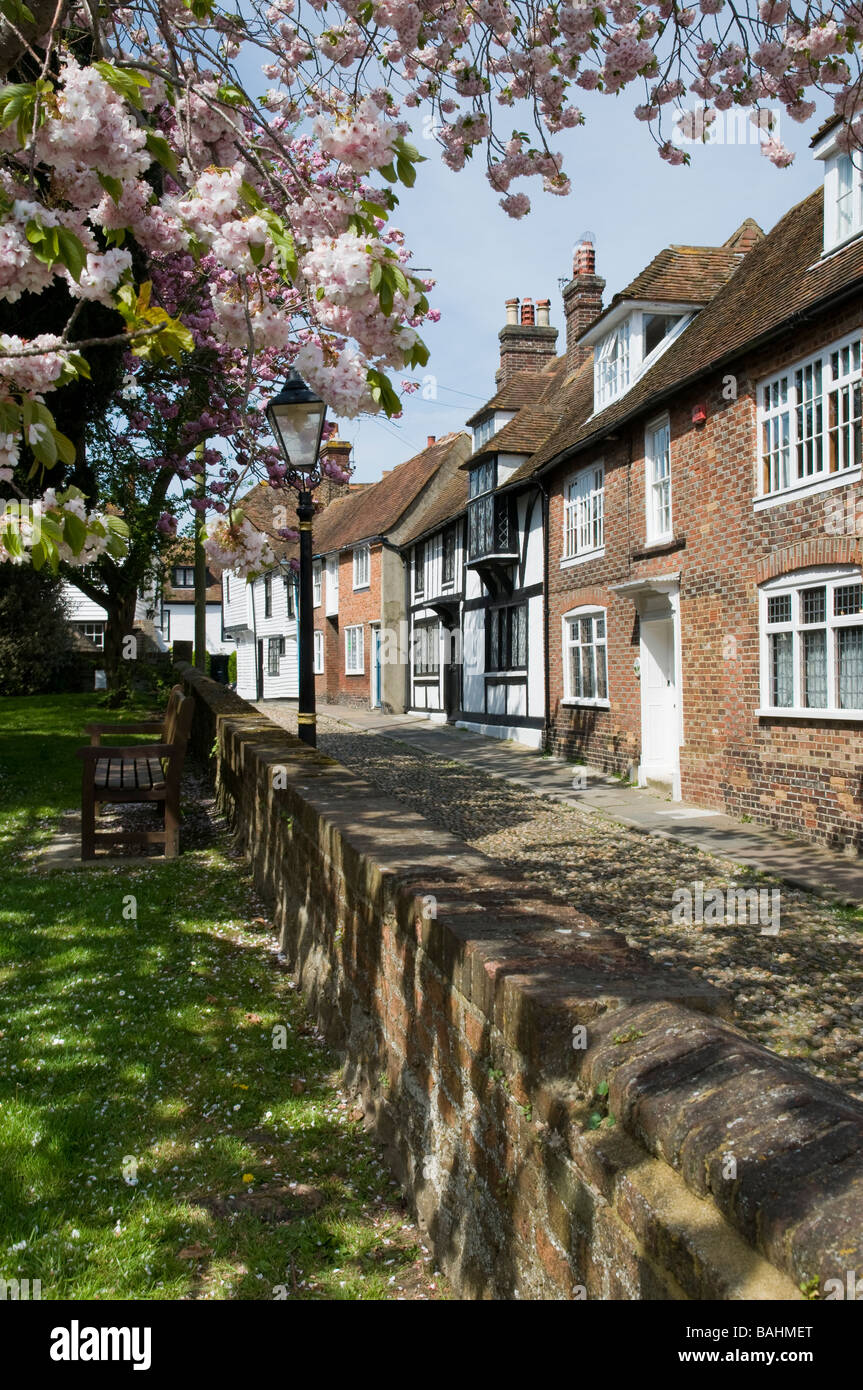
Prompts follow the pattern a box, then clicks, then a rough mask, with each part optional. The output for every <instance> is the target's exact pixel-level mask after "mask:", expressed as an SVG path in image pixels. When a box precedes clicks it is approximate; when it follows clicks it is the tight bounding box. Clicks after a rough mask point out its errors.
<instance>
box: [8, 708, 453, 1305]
mask: <svg viewBox="0 0 863 1390" xmlns="http://www.w3.org/2000/svg"><path fill="white" fill-rule="evenodd" d="M129 717H130V718H138V719H140V718H141V717H142V714H141V710H140V709H138V710H135V711H130V712H129ZM116 718H117V716H116V714H114V713H109V712H106V711H105V710H104V709H103V708H100V707H99V705H98V704H97V698H96V697H94V696H81V695H71V696H53V697H32V698H26V699H6V700H2V701H0V1278H3V1279H6V1280H8V1279H12V1278H19V1279H24V1278H28V1279H30V1280H31V1281H32V1280H35V1279H38V1280H40V1282H41V1296H42V1298H43V1299H56V1298H73V1299H80V1298H85V1299H86V1298H102V1299H120V1298H124V1299H125V1298H131V1299H180V1298H240V1299H272V1298H281V1297H288V1298H292V1299H293V1298H301V1299H302V1298H349V1299H355V1298H372V1299H375V1298H398V1297H402V1298H428V1297H431V1298H435V1297H441V1296H444V1293H443V1290H442V1286H441V1281H440V1280H439V1279H438V1278H435V1276H434V1266H433V1264H431V1263H430V1262H428V1260H427V1259H426V1258H424V1257H423V1252H422V1250H421V1247H420V1246H419V1243H418V1236H417V1231H416V1228H415V1227H414V1226H413V1225H412V1224H411V1222H410V1219H409V1217H408V1215H407V1214H406V1211H405V1207H404V1204H403V1201H402V1199H401V1195H400V1193H399V1190H398V1188H397V1187H396V1186H395V1184H393V1183H392V1182H391V1180H390V1178H389V1174H388V1172H387V1171H386V1170H385V1169H384V1167H383V1165H382V1163H381V1161H380V1158H379V1155H378V1151H377V1150H376V1148H375V1146H374V1145H373V1144H372V1142H371V1140H370V1139H369V1137H368V1136H367V1135H366V1134H365V1132H364V1131H363V1128H362V1124H361V1123H360V1122H359V1119H358V1118H357V1117H356V1113H355V1112H353V1111H352V1108H351V1105H350V1102H349V1101H348V1100H347V1099H346V1098H345V1097H343V1096H342V1095H341V1093H340V1092H339V1090H338V1086H337V1076H336V1074H335V1072H334V1067H335V1061H334V1058H333V1057H332V1056H331V1055H330V1054H328V1052H327V1051H326V1049H325V1047H324V1046H323V1044H322V1042H321V1041H320V1039H319V1038H318V1037H317V1035H316V1032H315V1029H314V1028H313V1027H312V1025H311V1024H310V1022H309V1020H308V1018H307V1016H306V1013H305V1010H304V1006H303V1001H302V999H301V997H300V996H299V994H298V992H297V991H296V990H295V989H294V988H293V984H292V981H291V980H290V977H289V976H288V974H287V972H286V971H285V969H284V966H283V965H282V963H281V961H280V960H279V958H278V956H277V952H276V943H275V940H274V937H273V934H272V931H271V928H270V926H269V924H268V923H267V922H266V921H265V920H264V915H265V914H264V911H263V909H262V905H261V904H260V903H259V902H258V901H257V900H256V898H255V895H254V892H253V889H252V886H251V883H250V880H249V878H248V876H247V874H246V871H245V866H244V865H243V863H242V861H238V860H237V859H235V858H233V857H232V856H231V854H230V844H229V843H228V842H227V840H226V839H225V838H224V837H221V838H220V837H216V838H215V839H214V840H213V841H212V842H210V843H208V844H207V845H206V847H205V848H196V849H192V850H191V851H189V852H186V853H184V854H183V855H182V856H181V857H180V859H178V860H176V861H174V862H172V863H164V862H155V863H153V864H152V865H149V866H146V867H143V866H142V867H129V868H128V869H126V868H112V869H102V870H99V871H94V870H90V871H80V870H79V871H66V872H61V873H53V874H44V873H40V872H37V871H36V869H35V868H34V865H33V851H34V849H36V848H38V847H39V846H40V845H43V844H44V843H45V842H46V841H47V839H48V838H49V837H50V834H51V830H52V827H53V826H54V825H55V824H56V821H57V818H58V816H59V814H60V813H61V812H62V811H64V810H66V809H71V808H74V807H75V806H76V805H77V804H78V800H79V779H80V763H79V762H78V760H77V759H76V758H75V756H74V750H75V748H76V747H78V746H80V744H81V743H82V742H86V739H82V738H81V734H80V730H81V729H82V727H83V725H84V724H85V723H86V722H87V721H88V720H99V719H102V720H105V721H114V720H116ZM135 914H136V915H135ZM279 1028H281V1029H282V1030H283V1033H281V1034H280V1033H279V1032H278V1031H277V1032H276V1034H275V1036H274V1031H273V1030H274V1029H276V1030H278V1029H279ZM282 1040H284V1041H285V1043H286V1045H285V1046H284V1047H283V1048H282V1047H276V1046H274V1041H276V1042H279V1041H282Z"/></svg>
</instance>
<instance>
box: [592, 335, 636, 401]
mask: <svg viewBox="0 0 863 1390" xmlns="http://www.w3.org/2000/svg"><path fill="white" fill-rule="evenodd" d="M634 317H635V316H634V315H632V314H631V315H630V316H629V317H628V318H625V319H624V320H623V321H622V323H618V324H617V325H616V326H615V327H614V328H612V329H611V331H610V332H609V333H606V335H605V337H604V338H602V339H601V340H600V341H599V342H598V343H597V345H596V348H595V349H594V359H593V360H594V368H593V371H594V400H595V408H596V409H597V410H602V409H603V408H604V407H605V406H607V405H610V404H611V402H612V401H615V400H617V398H618V396H622V395H623V394H624V392H625V391H628V390H629V387H630V385H631V383H632V351H631V343H630V335H631V332H632V319H633V318H634Z"/></svg>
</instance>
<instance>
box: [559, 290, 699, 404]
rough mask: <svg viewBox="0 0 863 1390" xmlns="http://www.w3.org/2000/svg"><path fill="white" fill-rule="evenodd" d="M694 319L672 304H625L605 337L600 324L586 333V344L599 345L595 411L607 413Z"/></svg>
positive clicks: (595, 359)
mask: <svg viewBox="0 0 863 1390" xmlns="http://www.w3.org/2000/svg"><path fill="white" fill-rule="evenodd" d="M627 310H628V312H627ZM624 315H625V317H624ZM691 318H692V314H691V312H690V311H688V310H685V309H683V308H679V309H675V307H674V306H673V305H670V304H669V305H654V306H650V307H644V308H630V306H629V305H627V304H625V303H623V304H621V305H619V306H618V308H617V309H616V311H615V313H614V315H613V316H612V315H609V326H608V331H607V332H606V333H605V335H604V336H602V337H600V336H599V325H597V328H596V330H591V332H590V333H589V334H585V336H584V339H583V340H582V341H584V342H587V343H590V342H593V343H595V349H594V354H593V395H594V410H595V411H598V410H604V409H605V407H606V406H607V405H611V403H612V401H616V400H617V399H618V398H619V397H620V396H623V395H624V394H625V393H626V392H627V391H628V390H629V388H630V386H632V385H633V383H634V382H635V381H637V380H638V378H639V377H640V376H641V375H642V373H643V372H645V371H646V370H647V369H648V368H649V367H652V366H653V363H654V362H655V361H656V359H657V357H659V356H661V354H662V353H663V352H664V351H665V349H666V348H667V347H669V346H670V345H671V343H672V342H673V341H674V339H675V338H676V337H677V336H678V334H679V333H681V332H682V331H683V329H684V328H685V327H686V325H687V324H688V323H689V322H690V321H691ZM612 325H613V326H612Z"/></svg>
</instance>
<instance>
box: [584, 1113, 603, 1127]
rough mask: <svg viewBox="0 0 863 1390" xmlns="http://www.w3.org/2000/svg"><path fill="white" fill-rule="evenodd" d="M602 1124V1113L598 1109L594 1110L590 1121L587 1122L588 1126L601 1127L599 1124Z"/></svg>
mask: <svg viewBox="0 0 863 1390" xmlns="http://www.w3.org/2000/svg"><path fill="white" fill-rule="evenodd" d="M601 1124H602V1116H601V1115H600V1113H599V1111H598V1110H594V1112H593V1114H592V1115H591V1117H590V1119H589V1120H588V1122H587V1127H588V1129H599V1126H600V1125H601Z"/></svg>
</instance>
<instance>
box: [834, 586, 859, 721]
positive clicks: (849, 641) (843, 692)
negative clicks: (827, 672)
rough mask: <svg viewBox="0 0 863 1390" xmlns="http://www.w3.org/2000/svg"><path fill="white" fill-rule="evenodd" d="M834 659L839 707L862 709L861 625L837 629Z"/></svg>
mask: <svg viewBox="0 0 863 1390" xmlns="http://www.w3.org/2000/svg"><path fill="white" fill-rule="evenodd" d="M858 587H859V586H858ZM836 660H837V663H838V667H839V682H838V683H839V708H840V709H863V627H840V628H838V629H837V632H836Z"/></svg>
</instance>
